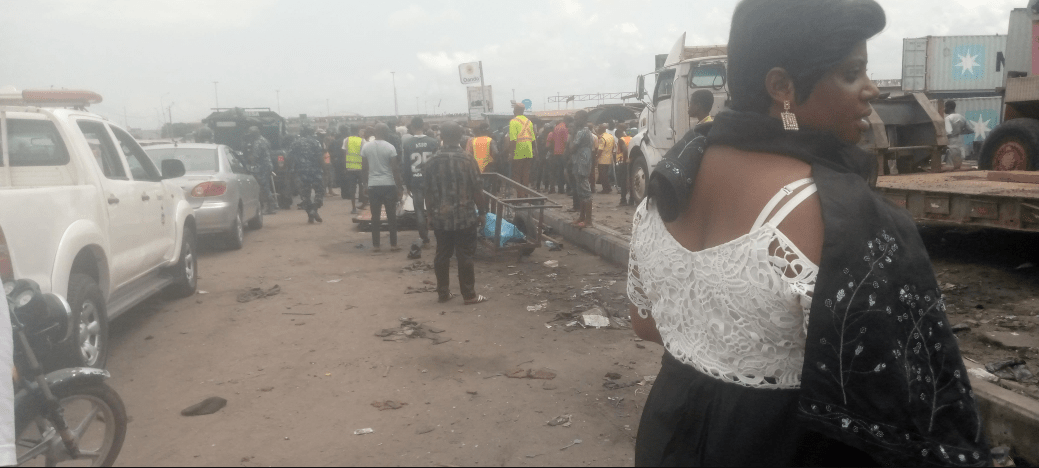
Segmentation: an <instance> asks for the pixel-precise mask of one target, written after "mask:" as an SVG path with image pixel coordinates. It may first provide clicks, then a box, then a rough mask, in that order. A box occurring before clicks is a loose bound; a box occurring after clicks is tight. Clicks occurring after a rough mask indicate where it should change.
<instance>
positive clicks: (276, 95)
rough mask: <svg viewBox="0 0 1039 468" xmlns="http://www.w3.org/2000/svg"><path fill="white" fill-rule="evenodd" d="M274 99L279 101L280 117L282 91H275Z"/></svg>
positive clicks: (279, 111)
mask: <svg viewBox="0 0 1039 468" xmlns="http://www.w3.org/2000/svg"><path fill="white" fill-rule="evenodd" d="M274 97H276V98H277V99H278V115H281V90H280V89H276V90H274Z"/></svg>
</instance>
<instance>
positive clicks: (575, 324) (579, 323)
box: [566, 320, 584, 327]
mask: <svg viewBox="0 0 1039 468" xmlns="http://www.w3.org/2000/svg"><path fill="white" fill-rule="evenodd" d="M578 325H581V322H578V321H577V320H574V321H572V322H567V323H566V326H568V327H576V326H578ZM581 326H582V327H583V326H584V325H581Z"/></svg>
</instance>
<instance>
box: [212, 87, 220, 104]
mask: <svg viewBox="0 0 1039 468" xmlns="http://www.w3.org/2000/svg"><path fill="white" fill-rule="evenodd" d="M217 83H219V81H214V82H213V100H215V101H216V107H217V108H220V94H219V93H218V92H217V90H216V84H217Z"/></svg>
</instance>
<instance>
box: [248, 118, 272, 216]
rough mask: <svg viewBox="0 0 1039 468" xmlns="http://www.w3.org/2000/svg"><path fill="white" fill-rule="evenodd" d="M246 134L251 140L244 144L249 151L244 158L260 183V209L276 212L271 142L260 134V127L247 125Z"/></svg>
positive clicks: (266, 211) (268, 212)
mask: <svg viewBox="0 0 1039 468" xmlns="http://www.w3.org/2000/svg"><path fill="white" fill-rule="evenodd" d="M247 136H248V137H249V138H250V139H251V140H252V141H251V142H249V143H248V145H247V146H246V147H247V148H248V152H249V156H247V157H246V160H248V161H250V164H251V166H250V167H249V170H250V172H252V173H253V177H255V178H256V181H257V182H259V183H260V205H261V206H262V208H261V209H263V214H269V215H273V214H277V213H278V200H275V198H274V190H272V189H271V184H272V179H271V175H272V173H273V172H274V163H273V162H271V144H270V142H268V141H267V139H266V138H264V137H263V135H261V134H260V129H259V128H257V127H249V133H248V135H247Z"/></svg>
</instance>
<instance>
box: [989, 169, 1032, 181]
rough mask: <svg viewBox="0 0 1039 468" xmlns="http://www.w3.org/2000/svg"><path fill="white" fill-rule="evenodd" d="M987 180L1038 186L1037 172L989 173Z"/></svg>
mask: <svg viewBox="0 0 1039 468" xmlns="http://www.w3.org/2000/svg"><path fill="white" fill-rule="evenodd" d="M987 179H988V180H991V181H993V182H1017V183H1021V184H1039V172H1029V171H990V172H989V173H988V177H987Z"/></svg>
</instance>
